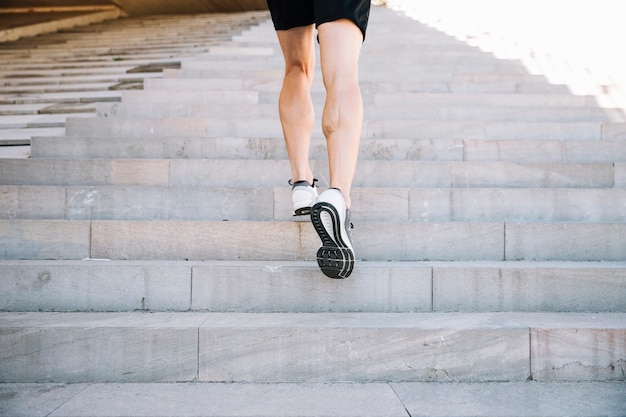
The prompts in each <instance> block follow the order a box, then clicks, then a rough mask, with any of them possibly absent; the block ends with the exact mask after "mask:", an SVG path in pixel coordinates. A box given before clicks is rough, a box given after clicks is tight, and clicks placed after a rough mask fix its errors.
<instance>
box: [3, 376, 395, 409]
mask: <svg viewBox="0 0 626 417" xmlns="http://www.w3.org/2000/svg"><path fill="white" fill-rule="evenodd" d="M0 395H3V396H4V397H7V398H8V399H7V400H6V401H5V402H3V403H0V412H2V411H4V410H6V412H7V413H11V415H12V416H15V417H40V416H41V417H43V416H56V417H63V416H65V417H69V416H81V415H86V414H89V415H107V416H111V417H116V416H118V417H121V416H129V415H132V416H145V417H159V416H163V417H165V416H169V417H171V416H179V417H192V416H198V415H202V416H207V417H218V416H219V417H225V416H227V417H243V416H250V415H255V416H259V417H290V416H293V415H298V416H303V417H337V416H344V417H404V416H406V411H405V409H404V407H403V406H402V403H401V402H400V401H399V400H398V398H397V397H396V395H395V394H394V391H393V389H392V388H391V387H390V386H389V385H388V384H384V383H378V384H350V383H343V384H293V383H292V384H204V383H186V384H183V383H177V384H89V385H87V384H71V385H59V384H56V385H52V384H50V385H48V384H6V385H0ZM2 407H4V408H2Z"/></svg>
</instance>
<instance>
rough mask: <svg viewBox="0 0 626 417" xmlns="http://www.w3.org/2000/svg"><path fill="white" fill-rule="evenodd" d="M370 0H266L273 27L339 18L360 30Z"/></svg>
mask: <svg viewBox="0 0 626 417" xmlns="http://www.w3.org/2000/svg"><path fill="white" fill-rule="evenodd" d="M370 3H371V0H267V5H268V7H269V9H270V12H271V13H272V21H273V22H274V28H275V29H276V30H287V29H292V28H295V27H300V26H308V25H312V24H313V23H315V27H316V28H317V27H319V25H321V24H322V23H327V22H333V21H335V20H339V19H349V20H352V21H353V22H354V23H355V24H356V25H357V26H358V27H359V28H360V29H361V32H362V33H363V39H365V31H366V29H367V22H368V20H369V16H370Z"/></svg>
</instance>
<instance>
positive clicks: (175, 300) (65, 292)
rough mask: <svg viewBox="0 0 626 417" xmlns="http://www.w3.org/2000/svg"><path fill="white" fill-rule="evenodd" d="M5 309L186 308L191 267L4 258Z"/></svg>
mask: <svg viewBox="0 0 626 417" xmlns="http://www.w3.org/2000/svg"><path fill="white" fill-rule="evenodd" d="M0 286H1V287H2V288H3V291H2V293H1V294H0V310H2V311H41V310H43V311H133V310H153V311H166V310H176V311H185V310H187V309H189V307H190V300H191V266H189V265H187V266H185V265H183V264H180V263H177V264H175V263H171V262H170V263H168V262H151V263H145V262H130V263H124V264H120V263H115V262H111V261H95V260H94V261H58V262H50V261H13V262H11V261H5V262H2V263H0Z"/></svg>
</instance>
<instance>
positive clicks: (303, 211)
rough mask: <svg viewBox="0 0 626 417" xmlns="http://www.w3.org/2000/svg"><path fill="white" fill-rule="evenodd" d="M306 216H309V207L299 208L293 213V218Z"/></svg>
mask: <svg viewBox="0 0 626 417" xmlns="http://www.w3.org/2000/svg"><path fill="white" fill-rule="evenodd" d="M308 214H311V207H302V208H299V209H298V210H296V211H294V212H293V216H294V217H296V216H306V215H308Z"/></svg>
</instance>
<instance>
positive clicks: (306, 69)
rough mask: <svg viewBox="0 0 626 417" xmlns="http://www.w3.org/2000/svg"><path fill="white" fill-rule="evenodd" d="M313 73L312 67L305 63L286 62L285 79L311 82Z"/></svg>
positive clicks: (313, 68)
mask: <svg viewBox="0 0 626 417" xmlns="http://www.w3.org/2000/svg"><path fill="white" fill-rule="evenodd" d="M314 71H315V67H314V65H312V64H309V63H307V62H301V61H293V62H287V63H286V65H285V78H301V79H306V80H309V81H312V80H313V72H314Z"/></svg>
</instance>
